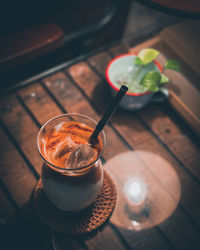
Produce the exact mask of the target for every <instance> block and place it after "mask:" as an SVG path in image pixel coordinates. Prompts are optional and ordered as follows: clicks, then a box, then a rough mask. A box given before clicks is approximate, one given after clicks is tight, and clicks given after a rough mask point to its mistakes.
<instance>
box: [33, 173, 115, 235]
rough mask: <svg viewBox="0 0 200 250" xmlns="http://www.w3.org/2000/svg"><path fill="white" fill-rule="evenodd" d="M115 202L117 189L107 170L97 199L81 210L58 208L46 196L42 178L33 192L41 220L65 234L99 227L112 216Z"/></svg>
mask: <svg viewBox="0 0 200 250" xmlns="http://www.w3.org/2000/svg"><path fill="white" fill-rule="evenodd" d="M115 203H116V189H115V186H114V183H113V181H112V179H111V178H110V176H109V175H108V174H107V173H106V172H105V171H104V180H103V185H102V188H101V191H100V193H99V195H98V196H97V199H96V200H95V201H94V202H93V203H92V205H90V207H88V208H87V209H84V210H82V211H81V212H72V213H71V212H64V211H62V210H60V209H58V208H56V207H55V206H54V205H53V204H52V203H51V202H50V201H49V200H48V198H47V197H46V195H45V193H44V189H43V186H42V182H41V180H39V182H38V184H37V185H36V188H35V190H34V193H33V205H34V209H35V211H36V213H37V215H38V216H39V218H40V220H41V221H42V222H43V223H44V224H45V225H46V226H47V227H49V228H50V229H52V230H54V231H56V232H59V233H65V234H74V235H77V234H84V233H89V232H91V231H93V230H95V229H97V228H98V227H100V226H101V225H103V223H105V222H106V220H107V219H108V218H109V217H110V215H111V214H112V211H113V209H114V206H115Z"/></svg>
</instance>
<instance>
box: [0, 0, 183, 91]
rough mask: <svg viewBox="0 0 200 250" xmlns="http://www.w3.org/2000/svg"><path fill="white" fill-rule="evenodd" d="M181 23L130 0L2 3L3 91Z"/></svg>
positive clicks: (0, 56)
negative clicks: (122, 42) (96, 52)
mask: <svg viewBox="0 0 200 250" xmlns="http://www.w3.org/2000/svg"><path fill="white" fill-rule="evenodd" d="M177 20H179V19H178V18H177V17H173V16H171V15H168V14H163V13H161V12H158V11H156V10H152V9H150V8H148V7H145V6H143V5H141V4H139V3H137V2H134V1H131V0H123V1H122V0H95V1H94V0H85V1H82V0H73V1H69V0H65V1H46V0H44V1H40V2H39V1H26V2H24V1H23V2H21V1H4V2H3V3H2V2H1V8H0V79H1V82H0V89H1V90H2V89H5V88H7V87H9V86H11V85H12V84H14V83H17V82H19V81H22V80H24V79H26V78H28V77H30V76H32V75H35V74H38V73H40V72H42V71H44V70H47V69H49V68H51V67H54V66H56V65H58V64H60V63H63V62H65V61H67V60H71V59H73V58H75V57H77V56H80V55H81V54H84V53H88V52H91V51H94V50H96V49H99V48H102V47H104V46H107V45H108V44H110V43H116V42H119V41H120V40H123V39H124V40H126V39H137V38H139V39H142V37H145V38H146V37H151V36H153V35H154V34H155V33H156V32H159V31H160V30H161V29H162V28H164V27H166V26H168V25H170V24H172V23H174V22H177Z"/></svg>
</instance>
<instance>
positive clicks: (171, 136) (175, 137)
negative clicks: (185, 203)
mask: <svg viewBox="0 0 200 250" xmlns="http://www.w3.org/2000/svg"><path fill="white" fill-rule="evenodd" d="M157 39H158V38H154V39H151V40H150V41H148V42H146V43H143V44H142V45H140V46H137V47H135V50H139V49H141V46H143V47H151V46H152V45H155V44H157V42H158V40H157ZM120 47H121V52H123V51H124V50H125V49H127V47H124V46H120ZM112 53H113V54H114V55H115V56H117V55H119V54H120V48H119V46H118V47H117V48H116V49H115V48H113V49H112ZM139 116H140V117H141V118H142V119H143V120H144V121H145V122H146V123H147V124H148V126H149V127H151V129H152V131H153V132H154V133H156V134H157V135H158V136H159V138H160V139H161V140H162V141H163V142H164V143H165V144H166V145H167V146H168V147H169V149H170V150H171V152H173V154H174V155H176V157H177V158H178V159H179V160H180V161H181V162H182V163H183V164H184V165H185V166H186V167H187V168H188V169H189V170H190V171H191V172H192V173H193V174H194V175H195V176H196V177H197V178H198V179H199V180H200V172H199V165H200V154H199V153H198V152H199V148H197V146H196V145H195V144H194V143H193V142H192V141H191V140H190V138H189V137H187V136H186V135H185V134H184V132H183V131H181V129H180V128H179V127H178V126H177V125H176V124H175V123H174V122H173V121H172V119H171V118H170V117H169V116H167V115H166V114H165V113H164V112H163V111H162V110H161V109H159V108H157V107H155V105H151V106H149V107H148V106H147V107H146V108H145V109H143V110H141V111H140V112H139ZM183 152H184V153H183Z"/></svg>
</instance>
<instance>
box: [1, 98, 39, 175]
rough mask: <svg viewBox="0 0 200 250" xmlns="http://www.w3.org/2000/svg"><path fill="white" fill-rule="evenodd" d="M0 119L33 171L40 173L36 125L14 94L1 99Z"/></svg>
mask: <svg viewBox="0 0 200 250" xmlns="http://www.w3.org/2000/svg"><path fill="white" fill-rule="evenodd" d="M0 109H1V119H2V121H3V123H4V124H5V126H6V127H7V129H8V131H9V133H10V134H11V135H12V137H13V138H14V140H15V141H16V143H17V144H18V145H19V147H20V149H21V150H22V151H23V153H24V154H25V156H26V157H27V159H28V161H30V164H32V166H33V167H34V169H35V171H37V173H38V174H40V170H41V165H42V160H41V158H40V156H39V154H38V152H37V147H36V138H37V133H38V127H37V125H36V124H35V123H34V121H33V120H32V118H31V117H30V116H29V114H28V113H27V112H26V111H25V110H24V108H23V107H22V105H21V104H20V102H19V101H18V99H17V98H16V96H15V95H14V94H11V95H10V96H7V97H6V98H4V99H2V100H1V103H0Z"/></svg>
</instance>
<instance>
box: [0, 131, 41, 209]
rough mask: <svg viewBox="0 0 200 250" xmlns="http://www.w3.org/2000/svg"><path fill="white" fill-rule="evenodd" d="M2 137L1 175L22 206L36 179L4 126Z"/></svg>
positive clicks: (26, 200) (18, 203)
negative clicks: (7, 134) (10, 139)
mask: <svg viewBox="0 0 200 250" xmlns="http://www.w3.org/2000/svg"><path fill="white" fill-rule="evenodd" d="M0 138H1V145H3V146H2V147H1V149H0V150H1V154H0V162H1V168H0V177H1V180H2V181H3V183H4V185H5V186H6V188H7V189H8V191H9V192H10V193H11V195H12V197H13V199H14V201H15V202H16V203H17V205H18V206H19V207H21V206H23V205H24V204H26V203H27V202H28V201H29V199H30V196H31V193H32V191H33V188H34V186H35V184H36V179H35V178H34V176H33V175H32V173H31V172H30V170H29V169H28V168H27V165H26V164H25V162H24V161H23V159H22V158H21V157H20V155H19V153H18V152H17V151H16V149H15V148H14V146H13V145H12V144H11V142H10V141H9V139H8V137H7V136H6V135H5V132H4V131H3V130H2V128H0Z"/></svg>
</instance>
